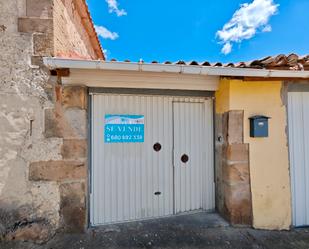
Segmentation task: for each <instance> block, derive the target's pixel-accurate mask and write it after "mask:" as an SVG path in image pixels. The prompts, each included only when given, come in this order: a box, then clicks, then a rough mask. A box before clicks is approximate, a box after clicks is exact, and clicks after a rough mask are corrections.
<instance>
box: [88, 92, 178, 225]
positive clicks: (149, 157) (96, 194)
mask: <svg viewBox="0 0 309 249" xmlns="http://www.w3.org/2000/svg"><path fill="white" fill-rule="evenodd" d="M170 101H171V100H170V99H169V98H164V97H160V96H157V97H156V96H155V97H151V96H125V95H94V96H93V109H92V113H93V114H92V115H93V122H92V131H93V132H92V134H93V136H92V143H93V144H92V153H93V154H92V160H93V162H92V165H93V167H92V194H91V202H92V205H91V209H92V210H91V223H92V224H93V225H100V224H108V223H116V222H123V221H130V220H138V219H145V218H150V217H159V216H166V215H171V214H173V184H172V181H171V179H172V178H173V167H172V158H171V154H172V143H171V141H172V127H171V125H170V123H171V122H172V117H171V115H170V114H171V113H172V108H171V106H170V104H169V103H170ZM107 114H132V115H144V117H145V139H144V142H143V143H104V116H105V115H107ZM155 143H160V144H161V145H162V149H161V151H159V152H156V151H154V149H153V145H154V144H155ZM158 193H160V194H158Z"/></svg>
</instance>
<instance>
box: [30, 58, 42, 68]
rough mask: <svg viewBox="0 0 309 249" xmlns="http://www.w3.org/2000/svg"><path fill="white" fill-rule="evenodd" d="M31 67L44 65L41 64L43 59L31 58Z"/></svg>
mask: <svg viewBox="0 0 309 249" xmlns="http://www.w3.org/2000/svg"><path fill="white" fill-rule="evenodd" d="M31 65H33V66H39V67H41V66H43V65H44V63H43V57H42V56H36V55H34V56H31Z"/></svg>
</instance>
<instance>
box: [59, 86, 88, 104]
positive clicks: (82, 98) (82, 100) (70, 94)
mask: <svg viewBox="0 0 309 249" xmlns="http://www.w3.org/2000/svg"><path fill="white" fill-rule="evenodd" d="M87 97H88V95H87V88H86V87H83V86H67V87H64V88H63V90H62V105H63V107H64V108H71V107H76V108H80V109H87Z"/></svg>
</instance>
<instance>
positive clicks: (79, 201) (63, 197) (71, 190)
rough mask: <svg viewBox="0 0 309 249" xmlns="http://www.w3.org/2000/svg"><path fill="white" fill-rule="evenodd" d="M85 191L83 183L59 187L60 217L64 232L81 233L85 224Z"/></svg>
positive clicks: (66, 184)
mask: <svg viewBox="0 0 309 249" xmlns="http://www.w3.org/2000/svg"><path fill="white" fill-rule="evenodd" d="M85 197H86V191H85V184H84V183H82V182H81V183H65V184H61V186H60V216H61V220H62V223H63V224H62V225H63V227H64V230H65V231H67V232H83V231H84V229H85V224H86V201H85Z"/></svg>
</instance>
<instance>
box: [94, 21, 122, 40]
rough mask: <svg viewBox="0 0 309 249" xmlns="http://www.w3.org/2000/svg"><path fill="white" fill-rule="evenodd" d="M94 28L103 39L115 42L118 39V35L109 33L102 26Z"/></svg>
mask: <svg viewBox="0 0 309 249" xmlns="http://www.w3.org/2000/svg"><path fill="white" fill-rule="evenodd" d="M94 28H95V30H96V32H97V34H98V35H99V36H101V37H102V38H104V39H111V40H116V39H117V38H119V35H118V33H116V32H112V31H109V30H108V29H107V28H105V27H103V26H98V25H94Z"/></svg>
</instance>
